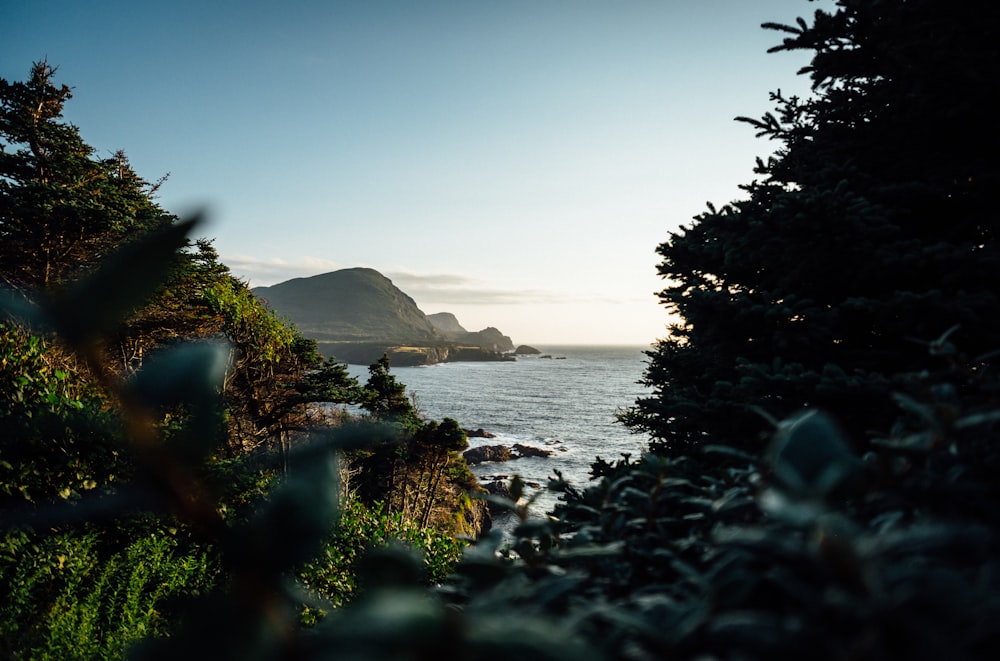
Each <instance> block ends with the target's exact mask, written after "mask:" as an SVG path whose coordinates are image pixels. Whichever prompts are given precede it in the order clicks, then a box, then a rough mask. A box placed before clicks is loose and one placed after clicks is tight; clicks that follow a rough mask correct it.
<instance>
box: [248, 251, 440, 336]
mask: <svg viewBox="0 0 1000 661" xmlns="http://www.w3.org/2000/svg"><path fill="white" fill-rule="evenodd" d="M253 293H254V294H256V296H257V297H258V298H260V299H262V300H264V301H266V302H267V304H268V305H269V306H271V308H272V309H274V310H275V311H276V312H278V313H279V314H281V315H284V316H286V317H288V318H289V319H291V320H292V322H294V323H295V326H296V327H297V328H298V329H299V330H300V331H302V333H303V334H304V335H306V336H307V337H311V338H313V339H316V340H325V341H337V342H346V341H355V342H402V343H413V342H434V341H439V340H441V339H443V338H442V337H441V335H439V334H438V333H437V331H435V330H434V326H433V325H431V322H430V321H428V320H427V316H426V315H425V314H424V313H423V312H421V311H420V308H418V307H417V304H416V303H415V302H414V301H413V299H412V298H410V297H409V296H407V295H406V294H405V293H403V292H402V291H401V290H400V289H399V288H398V287H396V286H395V285H394V284H392V281H391V280H389V278H387V277H385V276H384V275H382V274H381V273H379V272H378V271H376V270H374V269H367V268H353V269H342V270H340V271H333V272H331V273H323V274H321V275H314V276H312V277H309V278H294V279H292V280H287V281H285V282H282V283H279V284H276V285H273V286H271V287H254V288H253Z"/></svg>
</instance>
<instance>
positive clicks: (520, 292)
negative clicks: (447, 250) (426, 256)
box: [386, 271, 565, 305]
mask: <svg viewBox="0 0 1000 661" xmlns="http://www.w3.org/2000/svg"><path fill="white" fill-rule="evenodd" d="M386 277H387V278H389V279H390V280H392V282H393V284H394V285H396V286H397V287H399V288H400V289H402V290H403V291H405V292H406V293H407V294H409V295H410V296H411V297H413V299H414V300H416V301H418V303H419V304H421V305H423V304H432V303H433V304H456V305H514V304H520V305H523V304H532V303H560V302H564V301H565V296H563V295H560V294H559V293H558V292H554V291H550V290H545V289H500V288H496V287H490V286H487V285H486V284H485V283H484V282H483V281H482V280H479V279H476V278H471V277H468V276H464V275H459V274H453V273H426V274H418V273H407V272H403V271H394V272H392V273H386Z"/></svg>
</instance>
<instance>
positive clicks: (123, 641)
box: [0, 526, 217, 659]
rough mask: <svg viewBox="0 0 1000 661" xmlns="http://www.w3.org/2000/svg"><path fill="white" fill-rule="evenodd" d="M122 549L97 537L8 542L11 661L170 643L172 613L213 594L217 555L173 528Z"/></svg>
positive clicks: (4, 644) (5, 578)
mask: <svg viewBox="0 0 1000 661" xmlns="http://www.w3.org/2000/svg"><path fill="white" fill-rule="evenodd" d="M140 529H142V530H148V534H145V535H143V536H140V537H137V538H135V539H132V540H131V541H129V542H128V543H127V544H126V545H124V546H123V547H120V548H111V549H108V548H105V545H106V542H104V541H103V540H105V539H106V535H102V534H99V533H98V532H97V531H91V532H66V533H60V534H56V535H38V534H27V533H23V532H21V533H16V532H13V533H8V534H7V535H5V536H4V538H3V539H2V540H0V545H2V551H0V591H2V592H3V594H4V595H5V599H4V600H3V602H2V603H0V649H2V654H3V656H4V658H10V659H120V658H122V657H123V655H124V654H125V651H126V649H127V647H128V645H129V644H130V643H132V642H133V641H136V640H140V639H143V638H146V637H149V636H163V635H166V634H168V633H169V631H170V627H171V626H173V625H175V624H176V621H175V620H176V615H177V613H176V612H172V610H171V609H172V608H175V607H177V606H178V605H179V603H180V600H181V599H183V598H194V597H196V596H198V595H200V594H203V593H205V592H207V591H208V589H209V588H211V587H212V585H213V582H214V580H215V576H216V573H217V568H216V567H215V566H214V564H213V562H212V560H211V556H210V554H209V553H208V552H206V551H205V550H204V549H198V548H193V547H190V546H189V545H187V544H186V543H185V542H184V541H183V540H178V538H177V537H176V536H175V535H174V534H171V533H170V532H169V531H167V530H165V529H156V528H154V529H149V528H148V527H147V526H141V528H140Z"/></svg>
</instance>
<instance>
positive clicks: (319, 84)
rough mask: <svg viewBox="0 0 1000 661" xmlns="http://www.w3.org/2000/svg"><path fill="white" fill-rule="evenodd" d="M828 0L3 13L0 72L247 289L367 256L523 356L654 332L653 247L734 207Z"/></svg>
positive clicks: (75, 6)
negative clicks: (200, 229)
mask: <svg viewBox="0 0 1000 661" xmlns="http://www.w3.org/2000/svg"><path fill="white" fill-rule="evenodd" d="M818 8H822V9H827V10H830V9H831V8H832V1H831V0H820V1H818V2H809V1H807V0H759V1H756V2H754V1H748V0H742V1H741V0H683V1H680V0H675V1H666V0H661V1H659V2H654V1H651V0H650V1H642V0H635V1H630V0H617V1H612V0H608V1H605V2H596V1H589V0H562V1H557V0H550V1H547V0H535V1H526V0H512V1H508V2H502V1H492V2H487V1H484V0H483V1H473V0H467V1H465V2H457V1H449V0H440V1H433V0H432V1H428V2H403V1H391V2H389V1H379V0H368V1H367V2H366V1H356V2H355V1H352V2H320V1H315V0H311V1H295V0H285V1H283V2H254V1H243V2H237V1H233V0H219V1H212V2H208V1H206V0H201V1H197V2H193V1H188V0H179V1H173V2H158V3H152V2H149V3H147V2H138V1H136V0H131V1H128V2H117V1H108V2H101V1H100V0H95V1H93V2H79V0H73V1H65V0H59V1H48V0H3V2H2V3H0V26H2V27H0V77H3V78H6V79H8V80H19V79H23V78H25V77H26V75H27V73H28V70H29V68H30V66H31V63H32V62H33V61H36V60H39V59H42V58H47V59H48V61H49V62H50V63H51V64H54V65H57V66H58V67H59V73H58V77H57V81H59V82H62V83H65V84H68V85H70V86H72V87H73V88H74V98H73V99H72V100H71V101H70V103H69V105H68V107H67V109H66V117H67V118H68V119H69V121H71V122H73V123H74V124H76V125H77V126H79V127H80V130H81V133H82V135H83V137H84V139H85V140H86V141H87V142H88V143H90V144H91V145H93V146H94V147H95V148H97V150H98V152H99V153H101V154H108V153H111V152H113V151H115V150H117V149H124V150H125V152H126V153H127V154H128V155H129V158H130V159H131V161H132V163H133V165H134V166H135V167H136V169H137V170H138V172H139V173H140V175H142V176H144V177H145V178H146V179H148V180H156V179H158V178H159V177H160V176H162V175H163V174H165V173H167V172H169V173H170V177H169V179H168V181H167V182H166V184H165V185H164V186H163V188H162V190H161V193H160V199H159V201H160V203H161V204H163V205H164V206H165V207H166V208H167V209H169V210H170V211H173V212H175V213H178V214H181V215H184V214H186V213H188V212H190V211H191V210H194V209H199V208H203V209H205V210H207V212H208V214H209V219H210V221H211V223H210V224H209V225H208V227H207V229H206V231H205V234H206V235H207V236H211V237H214V239H215V245H216V247H217V249H218V250H219V252H220V254H221V256H222V258H223V261H225V262H226V263H227V264H228V265H229V266H230V267H231V268H232V269H233V271H234V272H235V273H236V274H238V275H240V276H241V277H243V278H244V279H246V280H248V281H249V282H250V283H251V284H252V285H267V284H273V283H275V282H280V281H282V280H286V279H288V278H291V277H298V276H303V275H312V274H316V273H322V272H326V271H332V270H335V269H339V268H347V267H353V266H368V267H371V268H375V269H377V270H379V271H380V272H382V273H383V274H385V275H387V276H388V277H390V278H391V279H392V280H393V282H395V283H396V284H397V285H398V286H399V287H400V288H402V289H403V290H404V291H406V292H407V293H408V294H410V295H411V296H412V297H413V298H414V299H415V300H416V302H417V304H418V305H419V306H420V308H421V309H422V310H423V311H424V312H426V313H434V312H442V311H448V312H453V313H454V314H455V315H456V316H457V317H458V319H459V321H460V322H461V323H462V324H463V325H464V326H465V327H466V328H468V329H470V330H479V329H481V328H483V327H485V326H496V327H498V328H499V329H500V330H501V331H503V332H504V333H506V334H508V335H510V336H511V337H512V338H513V340H514V342H515V343H529V344H530V343H534V344H540V345H545V344H550V345H551V344H570V343H574V344H577V343H579V344H588V343H600V344H648V343H650V342H653V341H654V340H655V339H656V338H657V337H660V336H662V335H663V334H664V328H665V326H666V324H667V323H669V318H668V316H667V314H666V312H665V311H664V310H663V309H662V308H661V307H660V306H659V305H658V303H657V300H656V297H655V292H656V291H658V290H659V289H661V288H662V287H663V285H664V283H663V282H662V281H661V280H660V279H659V277H658V276H657V275H656V266H657V263H658V261H659V260H658V259H657V255H656V254H655V248H656V246H657V244H659V243H661V242H663V241H665V240H666V239H667V238H668V236H669V233H670V231H672V230H676V229H677V228H678V227H679V226H681V225H683V224H687V223H689V222H690V220H691V218H692V217H693V216H695V215H697V214H698V213H700V212H701V211H703V210H704V208H705V202H706V201H711V202H713V203H715V204H724V203H726V202H729V201H731V200H733V199H737V198H739V197H741V195H740V191H739V190H738V186H739V185H740V184H744V183H747V182H749V181H751V180H752V179H753V176H754V175H753V172H752V168H753V163H754V158H755V157H756V156H766V155H768V154H769V153H771V151H773V149H774V144H773V143H768V142H766V141H763V140H759V139H756V138H754V135H753V130H752V128H751V127H749V126H747V125H744V124H740V123H737V122H734V121H733V118H734V117H736V116H738V115H749V116H759V115H760V114H762V113H763V112H765V111H767V110H770V109H771V107H772V104H771V103H770V101H769V99H768V93H769V92H770V91H772V90H775V89H779V88H780V89H782V90H783V91H787V92H798V93H800V94H805V93H807V91H808V81H807V80H806V78H805V77H803V76H796V71H797V70H798V69H799V68H800V67H801V66H803V65H804V64H807V63H808V56H807V54H805V53H794V54H767V53H766V50H767V48H769V47H770V46H773V45H775V44H777V43H779V41H780V39H781V35H780V33H777V32H773V31H766V30H762V29H761V28H760V27H759V26H760V24H761V23H762V22H765V21H776V22H781V23H792V22H794V20H795V18H796V17H797V16H803V17H807V18H808V17H809V16H811V15H812V13H813V12H814V11H815V10H816V9H818Z"/></svg>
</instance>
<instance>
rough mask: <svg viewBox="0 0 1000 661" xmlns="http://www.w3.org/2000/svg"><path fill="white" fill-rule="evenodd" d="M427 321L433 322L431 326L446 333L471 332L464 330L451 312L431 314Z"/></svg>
mask: <svg viewBox="0 0 1000 661" xmlns="http://www.w3.org/2000/svg"><path fill="white" fill-rule="evenodd" d="M427 321H429V322H431V325H432V326H434V328H436V329H438V330H439V331H442V332H444V333H468V332H469V331H467V330H465V329H464V328H462V324H460V323H458V319H457V318H456V317H455V315H453V314H452V313H450V312H435V313H434V314H429V315H427Z"/></svg>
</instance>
